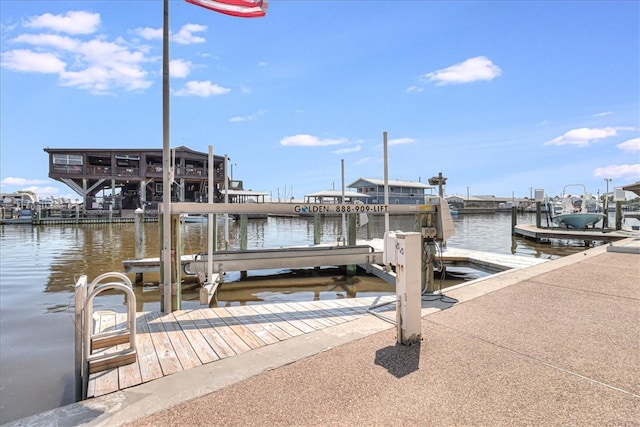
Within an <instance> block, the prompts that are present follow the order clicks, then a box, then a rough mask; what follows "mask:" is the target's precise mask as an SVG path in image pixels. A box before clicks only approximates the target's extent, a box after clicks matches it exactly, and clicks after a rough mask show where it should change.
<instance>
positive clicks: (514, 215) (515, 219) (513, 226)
mask: <svg viewBox="0 0 640 427" xmlns="http://www.w3.org/2000/svg"><path fill="white" fill-rule="evenodd" d="M517 223H518V211H517V209H516V207H515V206H511V234H512V235H515V234H516V225H517Z"/></svg>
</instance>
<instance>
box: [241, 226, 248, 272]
mask: <svg viewBox="0 0 640 427" xmlns="http://www.w3.org/2000/svg"><path fill="white" fill-rule="evenodd" d="M240 250H241V251H246V250H247V214H241V215H240ZM247 277H248V274H247V270H244V271H241V272H240V278H241V279H246V278H247Z"/></svg>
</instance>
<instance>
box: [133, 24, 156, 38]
mask: <svg viewBox="0 0 640 427" xmlns="http://www.w3.org/2000/svg"><path fill="white" fill-rule="evenodd" d="M133 33H134V34H136V35H138V36H140V37H142V38H143V39H145V40H162V28H151V27H143V28H136V29H135V30H133Z"/></svg>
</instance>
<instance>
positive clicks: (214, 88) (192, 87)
mask: <svg viewBox="0 0 640 427" xmlns="http://www.w3.org/2000/svg"><path fill="white" fill-rule="evenodd" d="M229 91H231V89H228V88H226V87H222V86H219V85H217V84H213V83H211V81H209V80H206V81H195V80H192V81H190V82H187V84H186V85H184V87H183V88H182V89H179V90H177V91H176V92H175V95H176V96H199V97H202V98H208V97H210V96H217V95H224V94H225V93H228V92H229Z"/></svg>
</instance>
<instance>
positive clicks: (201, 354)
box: [174, 311, 220, 366]
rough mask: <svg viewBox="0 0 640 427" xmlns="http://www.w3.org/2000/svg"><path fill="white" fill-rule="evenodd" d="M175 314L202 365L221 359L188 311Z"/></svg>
mask: <svg viewBox="0 0 640 427" xmlns="http://www.w3.org/2000/svg"><path fill="white" fill-rule="evenodd" d="M174 314H175V317H176V319H177V320H178V323H179V325H180V328H181V329H182V331H183V332H184V336H185V339H186V340H187V341H188V342H189V344H191V347H192V348H193V351H194V352H195V353H196V355H197V356H198V359H199V360H200V363H201V364H205V363H210V362H214V361H216V360H218V359H220V357H219V356H218V354H217V353H216V352H215V350H214V349H213V348H212V347H211V345H209V342H208V341H207V340H206V339H205V337H204V336H203V335H202V332H201V331H200V329H198V327H197V326H196V325H195V323H194V322H193V320H191V317H189V314H188V313H187V312H186V311H178V312H176V313H174ZM183 366H184V365H183Z"/></svg>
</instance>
